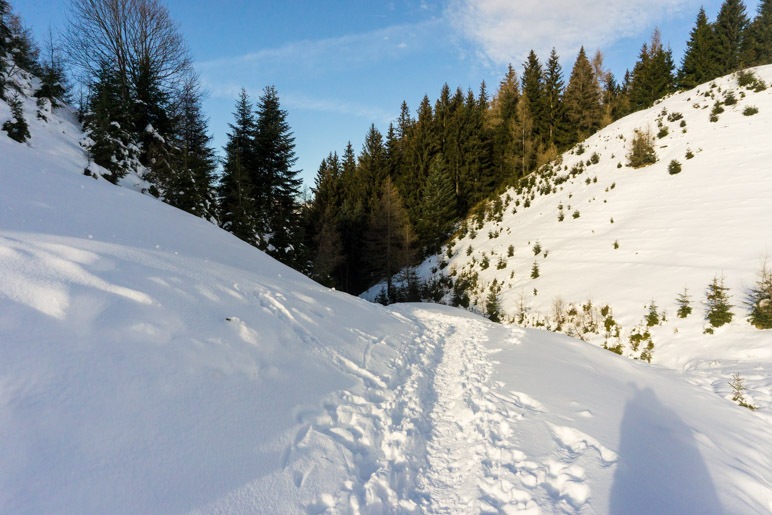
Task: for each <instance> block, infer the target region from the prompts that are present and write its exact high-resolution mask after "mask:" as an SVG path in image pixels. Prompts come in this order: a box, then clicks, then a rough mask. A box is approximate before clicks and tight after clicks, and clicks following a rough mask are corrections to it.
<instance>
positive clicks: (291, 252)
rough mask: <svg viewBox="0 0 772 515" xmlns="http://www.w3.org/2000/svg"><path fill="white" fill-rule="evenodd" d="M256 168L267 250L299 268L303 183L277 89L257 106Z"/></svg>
mask: <svg viewBox="0 0 772 515" xmlns="http://www.w3.org/2000/svg"><path fill="white" fill-rule="evenodd" d="M254 149H255V168H254V169H253V170H252V172H253V174H252V175H251V178H252V187H253V191H254V194H255V208H256V213H257V216H258V220H259V224H260V225H259V227H258V230H260V231H261V234H262V238H261V240H262V244H263V248H265V249H267V250H268V251H269V253H270V254H271V255H273V256H274V257H276V258H277V259H279V260H280V261H282V262H283V263H286V264H289V265H299V263H297V260H298V259H299V258H300V256H301V255H302V252H301V250H302V249H301V248H300V247H301V242H302V237H301V236H302V234H301V231H300V228H301V223H300V222H301V221H300V206H299V203H298V196H299V194H300V186H301V183H302V181H301V179H300V178H299V177H298V173H299V171H298V170H294V169H293V167H294V165H295V163H296V161H297V158H296V157H295V138H294V136H293V135H292V132H291V131H290V127H289V123H288V122H287V111H285V110H283V109H282V108H281V105H280V103H279V96H278V93H277V92H276V88H274V87H273V86H268V87H266V88H265V89H264V90H263V94H262V95H261V97H260V99H259V100H258V104H257V119H256V121H255V137H254Z"/></svg>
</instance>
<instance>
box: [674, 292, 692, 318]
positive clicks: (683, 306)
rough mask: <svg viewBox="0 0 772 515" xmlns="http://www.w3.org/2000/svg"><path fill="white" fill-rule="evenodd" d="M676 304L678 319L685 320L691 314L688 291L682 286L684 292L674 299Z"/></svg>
mask: <svg viewBox="0 0 772 515" xmlns="http://www.w3.org/2000/svg"><path fill="white" fill-rule="evenodd" d="M676 302H677V303H678V318H686V317H688V316H689V315H691V314H692V306H691V297H690V296H689V290H688V289H687V288H686V286H684V291H683V292H681V293H680V294H678V297H677V298H676Z"/></svg>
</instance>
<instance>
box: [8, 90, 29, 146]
mask: <svg viewBox="0 0 772 515" xmlns="http://www.w3.org/2000/svg"><path fill="white" fill-rule="evenodd" d="M8 105H9V106H10V108H11V119H10V120H8V121H6V122H5V123H4V124H3V130H4V131H5V132H6V133H8V137H9V138H11V139H13V140H15V141H18V142H19V143H24V142H25V141H27V140H28V139H29V137H30V133H29V126H28V125H27V120H25V119H24V110H23V106H24V105H23V103H22V100H21V98H20V97H19V95H18V94H16V95H14V96H13V97H11V98H10V100H8Z"/></svg>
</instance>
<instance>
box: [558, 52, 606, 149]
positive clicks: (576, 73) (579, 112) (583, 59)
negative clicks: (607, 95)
mask: <svg viewBox="0 0 772 515" xmlns="http://www.w3.org/2000/svg"><path fill="white" fill-rule="evenodd" d="M563 101H564V103H565V107H566V119H567V121H568V124H569V125H568V126H569V127H570V129H569V131H570V135H571V137H570V138H569V139H570V141H572V142H575V141H581V140H582V139H584V138H586V137H587V136H589V135H591V134H592V133H594V132H595V131H597V130H598V129H599V128H600V122H601V117H602V112H601V105H600V86H599V84H598V81H597V79H596V78H595V72H594V70H593V68H592V64H590V61H589V60H588V59H587V55H586V54H585V52H584V47H582V48H581V49H580V50H579V55H578V56H577V58H576V62H575V63H574V67H573V69H572V70H571V77H570V79H569V80H568V86H567V87H566V92H565V95H564V97H563Z"/></svg>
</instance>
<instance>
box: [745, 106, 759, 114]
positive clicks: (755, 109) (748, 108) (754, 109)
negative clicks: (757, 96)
mask: <svg viewBox="0 0 772 515" xmlns="http://www.w3.org/2000/svg"><path fill="white" fill-rule="evenodd" d="M758 112H759V108H758V107H756V106H745V108H744V109H743V116H753V115H754V114H758Z"/></svg>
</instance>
